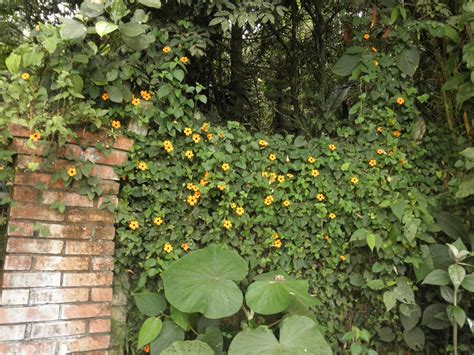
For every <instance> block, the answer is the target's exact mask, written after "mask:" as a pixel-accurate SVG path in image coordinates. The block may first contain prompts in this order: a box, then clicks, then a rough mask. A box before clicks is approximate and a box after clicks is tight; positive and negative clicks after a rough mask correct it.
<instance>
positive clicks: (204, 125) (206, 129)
mask: <svg viewBox="0 0 474 355" xmlns="http://www.w3.org/2000/svg"><path fill="white" fill-rule="evenodd" d="M201 131H203V132H206V133H207V131H209V123H207V122H205V123H203V124H202V126H201Z"/></svg>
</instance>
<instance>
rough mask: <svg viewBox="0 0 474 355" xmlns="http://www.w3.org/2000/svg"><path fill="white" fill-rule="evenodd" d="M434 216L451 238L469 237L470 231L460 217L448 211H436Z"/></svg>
mask: <svg viewBox="0 0 474 355" xmlns="http://www.w3.org/2000/svg"><path fill="white" fill-rule="evenodd" d="M434 217H435V219H436V222H437V223H438V225H439V226H440V228H441V229H442V230H443V232H445V233H446V234H447V235H448V236H450V237H451V238H453V239H457V238H461V239H467V238H468V233H467V231H466V229H465V228H464V222H463V220H462V219H460V218H459V217H457V216H455V215H453V214H451V213H447V212H441V213H436V214H435V215H434Z"/></svg>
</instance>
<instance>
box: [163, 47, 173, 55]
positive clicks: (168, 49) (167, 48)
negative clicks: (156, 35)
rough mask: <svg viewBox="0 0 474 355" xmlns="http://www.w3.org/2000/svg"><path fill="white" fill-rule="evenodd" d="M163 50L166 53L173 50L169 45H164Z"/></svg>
mask: <svg viewBox="0 0 474 355" xmlns="http://www.w3.org/2000/svg"><path fill="white" fill-rule="evenodd" d="M162 51H163V53H164V54H168V53H170V52H171V47H168V46H166V47H163V49H162Z"/></svg>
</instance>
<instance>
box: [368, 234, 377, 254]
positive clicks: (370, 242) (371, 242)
mask: <svg viewBox="0 0 474 355" xmlns="http://www.w3.org/2000/svg"><path fill="white" fill-rule="evenodd" d="M367 245H368V246H369V248H370V250H372V251H373V250H374V247H375V234H373V233H369V234H367Z"/></svg>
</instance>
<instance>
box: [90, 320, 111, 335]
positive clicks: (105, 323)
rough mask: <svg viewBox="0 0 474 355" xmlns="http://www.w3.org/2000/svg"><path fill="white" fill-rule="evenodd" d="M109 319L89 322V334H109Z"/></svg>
mask: <svg viewBox="0 0 474 355" xmlns="http://www.w3.org/2000/svg"><path fill="white" fill-rule="evenodd" d="M110 325H111V324H110V319H94V320H91V321H90V324H89V332H90V333H108V332H110Z"/></svg>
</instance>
